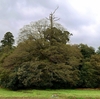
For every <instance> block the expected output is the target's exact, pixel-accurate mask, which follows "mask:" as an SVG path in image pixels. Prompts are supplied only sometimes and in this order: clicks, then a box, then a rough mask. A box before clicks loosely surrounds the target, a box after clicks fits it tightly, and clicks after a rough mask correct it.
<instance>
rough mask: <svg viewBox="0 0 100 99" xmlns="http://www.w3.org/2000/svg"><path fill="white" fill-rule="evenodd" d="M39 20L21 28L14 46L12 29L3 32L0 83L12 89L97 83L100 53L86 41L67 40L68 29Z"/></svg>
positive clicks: (98, 80)
mask: <svg viewBox="0 0 100 99" xmlns="http://www.w3.org/2000/svg"><path fill="white" fill-rule="evenodd" d="M40 23H41V21H38V22H35V23H34V24H30V25H27V26H25V27H23V28H22V29H21V32H20V35H19V43H18V46H17V47H16V48H13V47H12V45H13V43H14V40H13V36H11V33H9V32H8V33H7V34H6V35H5V36H4V39H3V40H2V41H1V42H2V46H1V48H0V72H1V74H0V85H1V86H2V87H5V88H9V89H12V90H18V89H25V88H38V89H50V88H52V89H58V88H76V87H83V88H84V87H85V88H96V87H100V84H99V82H100V77H99V75H100V60H99V59H100V55H99V53H98V54H97V53H95V50H94V48H93V47H89V46H88V45H85V44H79V45H70V44H68V42H69V39H70V36H71V35H72V34H71V33H70V32H68V31H66V30H64V29H63V30H61V28H57V27H56V26H55V27H52V28H51V29H50V28H49V26H45V25H44V23H45V22H44V23H43V21H42V23H43V24H42V25H41V24H40ZM33 26H34V27H33ZM8 34H10V37H11V38H10V37H9V36H8ZM7 37H8V38H9V40H7V41H8V42H5V41H6V39H8V38H7ZM98 52H99V51H98ZM8 74H9V75H8ZM91 82H92V83H91Z"/></svg>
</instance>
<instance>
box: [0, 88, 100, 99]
mask: <svg viewBox="0 0 100 99" xmlns="http://www.w3.org/2000/svg"><path fill="white" fill-rule="evenodd" d="M53 98H56V99H100V90H93V89H85V90H83V89H75V90H19V91H11V90H6V89H2V88H0V99H53Z"/></svg>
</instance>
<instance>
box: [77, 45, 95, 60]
mask: <svg viewBox="0 0 100 99" xmlns="http://www.w3.org/2000/svg"><path fill="white" fill-rule="evenodd" d="M79 48H80V51H81V53H82V55H83V56H84V58H90V57H91V55H93V54H95V50H94V48H93V47H89V46H88V45H86V44H80V45H79Z"/></svg>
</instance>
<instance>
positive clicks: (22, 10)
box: [0, 0, 100, 48]
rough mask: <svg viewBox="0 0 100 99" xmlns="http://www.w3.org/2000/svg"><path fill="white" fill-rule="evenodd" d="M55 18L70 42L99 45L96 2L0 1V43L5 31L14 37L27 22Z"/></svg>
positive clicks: (99, 12)
mask: <svg viewBox="0 0 100 99" xmlns="http://www.w3.org/2000/svg"><path fill="white" fill-rule="evenodd" d="M57 6H59V9H58V10H57V11H56V13H55V15H56V16H57V17H59V18H60V21H59V23H61V24H62V25H63V26H64V27H65V28H67V30H68V31H69V32H71V33H72V34H73V36H72V37H71V41H70V43H72V44H80V43H84V44H88V45H89V46H93V47H95V48H98V47H99V46H100V44H99V42H100V29H99V27H100V0H0V40H1V39H2V38H3V36H4V34H5V33H6V32H8V31H10V32H12V33H13V35H14V36H15V38H17V37H18V33H19V29H20V28H22V27H23V26H24V25H28V24H30V22H32V21H33V22H34V21H38V20H40V19H42V18H45V17H48V16H49V14H50V13H51V12H53V11H54V9H55V8H56V7H57Z"/></svg>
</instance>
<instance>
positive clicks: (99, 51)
mask: <svg viewBox="0 0 100 99" xmlns="http://www.w3.org/2000/svg"><path fill="white" fill-rule="evenodd" d="M96 53H97V54H100V46H99V47H98V49H97V51H96Z"/></svg>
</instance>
